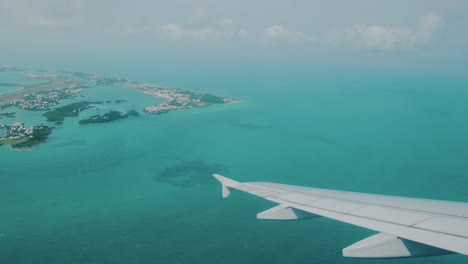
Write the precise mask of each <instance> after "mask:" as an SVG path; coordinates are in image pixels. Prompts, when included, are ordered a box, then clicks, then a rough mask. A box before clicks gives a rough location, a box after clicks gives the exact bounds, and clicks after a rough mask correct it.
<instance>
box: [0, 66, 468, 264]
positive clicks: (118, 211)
mask: <svg viewBox="0 0 468 264" xmlns="http://www.w3.org/2000/svg"><path fill="white" fill-rule="evenodd" d="M155 67H156V66H155ZM76 70H80V69H76ZM109 71H110V72H111V71H112V69H110V70H109ZM129 72H130V73H129V76H123V77H132V76H135V77H140V78H141V79H143V80H142V81H156V83H158V82H157V80H155V79H157V77H158V76H157V75H155V74H154V73H152V72H150V71H149V72H148V70H147V75H144V74H142V73H135V72H134V73H132V71H131V69H129ZM284 72H286V71H284ZM97 73H101V72H97ZM106 73H107V74H109V73H108V72H106ZM287 73H288V74H278V69H269V68H266V67H265V68H257V69H254V70H253V69H249V68H246V69H238V68H236V69H232V70H226V71H220V72H217V73H216V74H213V71H211V69H210V70H207V71H206V72H204V71H203V70H201V69H198V70H196V71H195V72H193V73H191V74H190V73H184V74H181V75H176V74H174V75H173V76H171V75H170V74H168V75H164V76H162V78H161V79H162V80H161V82H160V83H161V84H162V85H170V86H173V87H178V88H185V89H192V90H203V91H209V92H213V93H215V94H218V95H225V96H232V97H238V98H242V99H244V100H246V103H243V104H227V105H220V106H212V107H206V108H200V109H193V110H180V111H174V112H171V113H169V114H165V115H154V116H152V115H146V114H143V115H142V116H140V117H138V118H130V119H127V120H119V121H117V122H114V123H109V124H97V125H89V126H80V125H78V120H79V119H80V118H68V119H66V120H65V122H64V124H63V125H61V126H57V128H56V129H55V130H54V134H53V135H52V136H51V137H50V139H49V140H48V142H47V143H45V144H43V145H41V146H40V147H39V148H37V149H34V150H32V151H28V152H18V151H12V150H10V149H8V148H5V147H1V148H0V208H1V216H2V217H1V218H0V263H194V262H203V263H217V264H219V263H252V262H269V263H311V262H317V263H358V262H361V261H360V260H352V259H345V258H342V257H341V256H338V255H336V252H339V251H340V250H341V249H342V248H344V247H346V246H348V245H350V244H352V243H354V242H356V241H358V240H360V239H363V238H365V237H366V236H369V235H371V234H373V232H371V231H368V230H365V229H361V228H358V227H353V226H350V225H346V224H342V223H338V222H335V221H331V220H327V219H316V220H310V221H297V222H263V221H258V220H256V218H255V215H256V213H258V212H260V211H262V210H265V209H267V208H268V207H270V206H273V204H271V203H270V202H267V201H263V200H261V199H258V198H255V197H251V196H249V195H247V194H243V193H238V192H236V193H233V195H232V196H231V197H230V198H229V199H227V200H223V199H221V198H220V192H221V190H220V187H219V186H218V184H217V183H216V182H215V181H214V180H213V179H212V178H211V174H212V173H221V174H224V175H226V176H229V177H232V178H234V179H236V180H240V181H272V182H280V183H288V184H297V185H306V186H314V187H321V188H334V189H342V190H350V191H360V192H372V193H380V194H390V195H402V196H411V197H421V198H434V199H447V200H457V201H468V193H467V192H466V188H465V187H466V186H467V184H468V175H467V171H468V163H467V162H466V160H467V158H468V141H467V140H466V135H468V123H467V122H466V120H467V119H466V116H467V114H468V106H467V104H466V98H467V97H468V90H466V87H467V86H466V85H467V84H468V80H467V79H463V78H460V77H458V78H455V77H453V76H440V75H424V76H421V75H419V74H414V75H413V74H411V73H405V74H402V73H386V72H379V71H375V72H370V73H369V72H368V71H367V70H366V71H364V70H359V69H353V70H349V69H348V70H346V71H343V72H336V71H331V70H330V71H328V70H323V71H320V72H313V71H306V70H303V71H297V72H287ZM2 74H4V73H2ZM131 75H132V76H131ZM143 75H144V76H143ZM1 76H5V75H0V78H3V77H1ZM337 76H339V77H340V78H337ZM366 76H369V77H366ZM12 78H13V77H12ZM14 78H17V77H14ZM11 80H12V79H8V81H11ZM136 80H140V79H136ZM0 82H6V81H5V80H3V79H0ZM83 95H84V98H81V97H79V98H76V99H74V100H75V101H79V100H104V99H108V100H112V101H113V102H112V103H111V104H104V105H102V106H101V105H100V106H99V108H100V110H96V109H89V110H86V111H84V112H83V113H82V115H81V117H87V116H90V115H93V114H96V113H102V112H104V111H107V110H108V109H116V110H124V109H127V110H128V109H131V108H134V109H137V110H139V111H140V112H141V110H142V108H143V107H144V106H146V105H148V104H152V103H156V102H158V100H157V99H154V98H152V97H149V96H147V95H144V94H140V93H138V92H136V91H134V90H130V89H127V88H122V87H101V88H92V89H90V90H88V91H87V92H86V93H84V94H83ZM116 99H125V100H127V101H128V102H126V103H123V104H115V103H114V100H116ZM16 119H17V120H22V121H25V122H26V123H27V124H30V125H32V124H33V123H37V122H39V121H41V122H45V119H44V118H43V117H42V116H41V113H40V112H27V111H20V110H19V111H18V115H17V118H16ZM16 119H15V120H16ZM5 120H6V119H2V120H1V121H2V122H4V121H5ZM12 121H13V120H12ZM466 260H467V259H466V257H464V256H458V255H455V256H448V257H441V258H425V259H414V260H387V261H375V262H376V263H384V262H385V263H400V262H402V263H403V262H408V261H411V262H412V263H440V261H447V262H450V263H466Z"/></svg>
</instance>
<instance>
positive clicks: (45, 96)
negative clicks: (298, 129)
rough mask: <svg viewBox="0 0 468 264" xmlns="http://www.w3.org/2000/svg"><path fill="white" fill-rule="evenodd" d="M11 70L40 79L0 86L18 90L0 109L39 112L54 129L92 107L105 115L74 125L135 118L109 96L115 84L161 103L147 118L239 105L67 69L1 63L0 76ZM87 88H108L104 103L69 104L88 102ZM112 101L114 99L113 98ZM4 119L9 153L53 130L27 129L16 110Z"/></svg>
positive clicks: (1, 100)
mask: <svg viewBox="0 0 468 264" xmlns="http://www.w3.org/2000/svg"><path fill="white" fill-rule="evenodd" d="M15 71H26V73H25V76H26V77H27V78H29V79H32V80H38V81H39V82H38V83H34V84H21V83H14V82H11V83H9V82H2V83H0V86H15V87H17V88H18V89H17V90H13V91H10V92H6V93H4V94H0V111H4V109H6V108H7V107H11V108H18V109H21V110H27V111H37V112H41V114H42V116H43V117H44V118H45V120H46V121H47V122H52V123H54V124H55V125H57V126H58V125H62V124H63V122H64V120H65V119H66V118H68V117H77V116H79V115H80V113H81V112H82V111H85V110H87V109H90V108H94V109H96V111H97V110H98V109H99V108H101V109H106V111H107V112H105V113H104V114H100V115H93V116H91V117H89V118H86V119H82V120H80V121H78V123H79V124H81V125H87V124H96V123H109V122H113V121H116V120H120V119H134V118H136V117H139V116H140V113H139V112H138V111H136V110H135V109H130V110H128V109H124V110H122V108H123V107H125V106H127V105H132V104H133V103H134V102H130V103H128V104H127V102H128V101H127V100H130V99H128V98H119V99H114V98H112V89H113V88H114V87H117V86H119V87H123V88H128V89H133V90H135V91H137V92H140V93H143V94H146V95H148V96H152V97H155V98H158V99H162V100H163V101H162V102H161V103H159V104H155V105H147V106H143V109H142V110H143V112H144V113H146V114H156V115H157V114H164V113H168V112H170V111H173V110H178V109H190V108H199V107H207V106H211V105H218V104H225V103H238V102H243V101H242V100H239V99H235V98H230V97H223V96H217V95H214V94H211V93H207V92H201V91H189V90H183V89H178V88H170V87H165V86H159V85H155V84H150V83H139V82H136V81H129V80H127V79H125V78H119V77H107V76H102V75H97V74H91V73H82V72H70V71H60V72H49V71H47V70H36V71H30V70H25V69H20V68H17V67H15V66H6V65H2V64H0V72H3V73H2V74H8V73H9V72H15ZM104 86H107V87H104ZM88 89H89V90H90V89H106V91H109V97H110V98H103V99H101V98H100V99H99V100H102V101H99V102H93V101H91V100H92V99H86V101H82V102H77V101H76V100H75V101H73V102H70V101H71V100H72V99H75V98H77V97H78V96H79V97H81V98H84V97H85V95H86V98H88V96H90V94H86V91H87V90H88ZM9 90H10V89H9ZM103 91H104V90H103ZM91 94H93V93H91ZM111 98H112V99H113V100H111ZM112 103H115V104H119V107H118V108H117V107H116V105H114V104H112ZM96 104H102V105H101V106H100V107H96V106H95V105H96ZM116 108H117V109H116ZM117 110H118V111H117ZM20 116H24V113H23V112H21V115H20ZM34 116H35V118H36V117H37V115H34ZM7 118H11V119H13V120H12V122H10V123H13V124H9V125H2V124H0V129H3V130H6V133H2V134H1V135H6V136H3V137H0V145H5V146H9V147H10V148H12V149H21V150H27V149H31V148H33V147H35V146H38V145H39V144H40V143H41V142H44V141H45V140H46V139H47V138H48V137H49V135H50V134H51V133H52V128H51V127H49V126H45V125H42V124H41V125H35V126H31V127H25V126H24V123H22V122H21V120H17V118H18V117H17V116H16V114H15V112H1V113H0V119H2V121H3V120H7ZM41 122H42V121H38V122H37V123H41Z"/></svg>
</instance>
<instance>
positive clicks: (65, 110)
mask: <svg viewBox="0 0 468 264" xmlns="http://www.w3.org/2000/svg"><path fill="white" fill-rule="evenodd" d="M100 103H102V102H79V103H72V104H68V105H65V106H62V107H58V108H55V109H54V110H52V111H49V112H45V113H44V114H43V116H45V117H46V118H47V122H63V120H65V118H67V117H73V116H78V115H79V114H80V112H82V111H84V110H86V109H89V108H92V107H94V106H92V105H91V104H100Z"/></svg>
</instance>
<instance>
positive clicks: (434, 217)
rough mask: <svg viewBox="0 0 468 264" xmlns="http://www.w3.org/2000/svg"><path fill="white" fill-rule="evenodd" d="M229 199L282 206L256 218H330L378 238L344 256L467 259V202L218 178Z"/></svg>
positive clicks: (373, 238) (361, 243) (354, 248)
mask: <svg viewBox="0 0 468 264" xmlns="http://www.w3.org/2000/svg"><path fill="white" fill-rule="evenodd" d="M213 176H214V177H215V178H216V179H217V180H218V181H219V182H220V183H221V185H222V194H223V197H224V198H226V197H228V196H229V194H230V190H231V189H236V190H240V191H243V192H247V193H250V194H253V195H256V196H259V197H262V198H264V199H266V200H270V201H273V202H276V203H278V204H279V205H278V206H276V207H273V208H271V209H269V210H266V211H264V212H261V213H259V214H257V218H258V219H268V220H299V219H308V218H316V217H320V216H323V217H327V218H331V219H334V220H338V221H341V222H345V223H349V224H353V225H356V226H360V227H364V228H368V229H372V230H375V231H378V232H379V233H378V234H376V235H373V236H371V237H368V238H366V239H364V240H361V241H359V242H357V243H355V244H353V245H351V246H349V247H347V248H345V249H343V251H342V253H343V256H345V257H355V258H400V257H421V256H436V255H445V254H452V253H460V254H464V255H468V203H462V202H449V201H438V200H427V199H416V198H406V197H395V196H386V195H376V194H364V193H354V192H345V191H335V190H326V189H317V188H308V187H301V186H293V185H284V184H277V183H268V182H245V183H240V182H237V181H234V180H231V179H229V178H226V177H223V176H221V175H218V174H214V175H213Z"/></svg>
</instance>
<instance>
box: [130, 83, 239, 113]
mask: <svg viewBox="0 0 468 264" xmlns="http://www.w3.org/2000/svg"><path fill="white" fill-rule="evenodd" d="M124 85H125V86H126V87H129V88H133V89H137V90H138V91H140V92H142V93H144V94H148V95H151V96H154V97H156V98H161V99H165V101H164V102H162V103H160V104H158V105H152V106H147V107H145V109H144V111H145V112H146V113H148V114H164V113H168V112H169V111H172V110H177V109H188V108H195V107H205V106H210V105H214V104H224V103H240V102H243V101H242V100H239V99H235V98H229V97H221V96H216V95H212V94H209V93H204V92H192V91H186V90H181V89H176V88H168V87H161V86H158V85H154V84H146V83H144V84H139V83H126V84H124Z"/></svg>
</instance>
